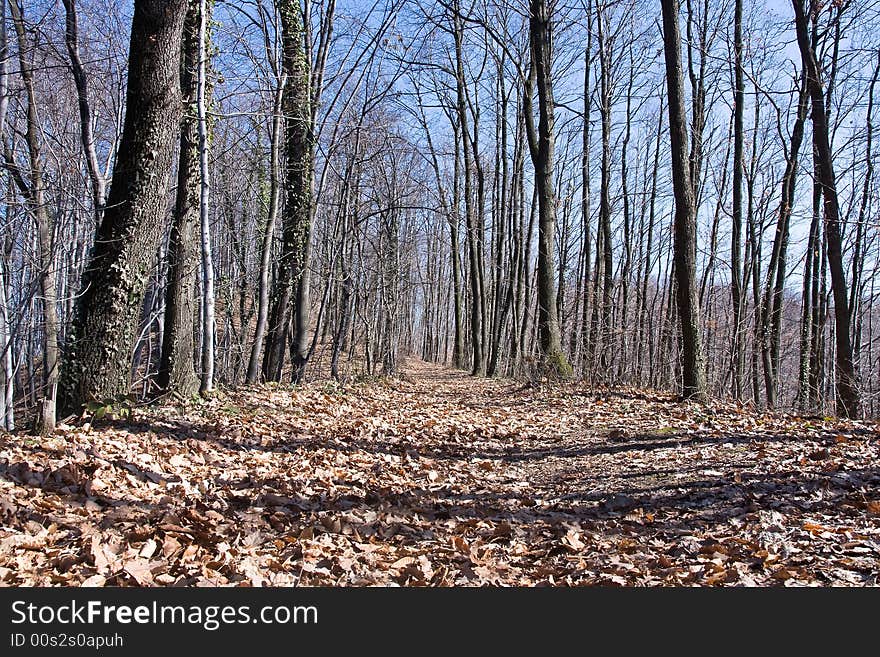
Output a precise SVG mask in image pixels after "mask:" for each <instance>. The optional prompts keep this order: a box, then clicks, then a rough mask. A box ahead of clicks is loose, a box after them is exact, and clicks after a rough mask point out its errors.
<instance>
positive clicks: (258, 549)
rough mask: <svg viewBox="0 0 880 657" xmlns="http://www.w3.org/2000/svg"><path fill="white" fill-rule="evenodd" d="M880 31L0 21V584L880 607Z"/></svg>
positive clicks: (281, 19) (202, 15)
mask: <svg viewBox="0 0 880 657" xmlns="http://www.w3.org/2000/svg"><path fill="white" fill-rule="evenodd" d="M878 30H880V5H878V4H877V3H876V2H874V1H872V0H832V1H828V2H826V1H824V0H749V1H744V0H681V1H680V0H339V2H337V1H336V0H129V1H126V2H117V1H115V0H24V1H23V2H22V0H0V148H2V150H3V152H2V162H3V164H2V169H0V189H2V191H3V192H4V199H3V202H2V204H0V205H2V217H0V247H2V248H0V361H2V362H0V387H2V390H0V417H2V422H0V429H3V430H4V431H0V585H10V586H20V585H27V584H43V585H48V584H51V585H64V586H69V585H76V586H78V585H86V586H103V585H107V586H111V585H113V586H129V585H136V586H154V585H157V586H163V585H175V586H190V585H210V586H218V585H236V584H239V585H240V584H241V583H244V585H248V586H263V585H276V586H278V585H280V586H289V585H313V584H317V585H328V584H329V585H369V584H379V585H390V584H401V585H440V586H450V585H451V586H460V585H472V584H482V585H486V584H488V585H514V586H524V585H525V586H532V585H537V584H550V585H582V584H600V585H624V586H632V585H691V584H696V585H745V586H764V585H820V586H821V585H876V584H878V581H877V569H876V563H877V559H878V558H880V497H878V493H877V490H878V487H877V484H878V482H880V469H878V463H880V441H878V437H880V434H878V425H877V424H876V420H877V418H878V416H880V305H878V303H877V301H878V297H880V287H878V285H880V230H878V229H880V193H878V192H880V175H878V173H877V164H878V155H877V151H878V146H877V144H876V143H875V142H876V141H877V136H876V135H875V131H876V130H875V129H876V125H877V117H878V114H880V111H878V109H877V108H876V107H875V103H878V102H880V88H878V77H880V40H878V37H877V34H878Z"/></svg>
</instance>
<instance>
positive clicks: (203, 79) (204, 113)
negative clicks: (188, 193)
mask: <svg viewBox="0 0 880 657" xmlns="http://www.w3.org/2000/svg"><path fill="white" fill-rule="evenodd" d="M212 4H213V0H211V2H210V3H209V2H208V0H199V3H198V7H199V30H198V44H199V65H198V79H197V82H196V108H197V114H198V134H199V174H200V175H199V179H200V183H199V225H200V226H201V251H202V380H201V385H200V386H199V392H201V393H203V394H204V393H206V392H210V391H211V390H213V389H214V344H215V342H216V334H215V327H214V262H213V256H212V255H211V221H210V216H209V214H208V210H209V205H208V204H209V202H210V189H211V187H210V169H209V167H208V102H209V100H208V98H207V95H208V24H209V23H210V21H211V9H212Z"/></svg>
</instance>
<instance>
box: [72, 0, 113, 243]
mask: <svg viewBox="0 0 880 657" xmlns="http://www.w3.org/2000/svg"><path fill="white" fill-rule="evenodd" d="M63 1H64V11H65V15H66V21H65V43H66V44H67V54H68V56H69V57H70V68H71V71H72V72H73V82H74V84H75V85H76V97H77V103H78V106H79V126H80V141H81V142H82V147H83V152H84V153H85V156H86V168H87V169H88V172H89V180H90V181H91V183H92V203H93V205H94V212H95V226H96V227H97V226H100V225H101V221H103V219H104V204H105V202H106V196H107V190H106V188H107V181H106V180H105V179H104V173H103V172H102V171H101V167H100V165H99V164H98V154H97V152H96V150H95V136H94V134H93V130H92V106H91V102H90V101H89V84H88V77H87V76H86V70H85V67H84V66H83V63H82V59H81V58H80V54H79V28H78V25H77V15H76V0H63Z"/></svg>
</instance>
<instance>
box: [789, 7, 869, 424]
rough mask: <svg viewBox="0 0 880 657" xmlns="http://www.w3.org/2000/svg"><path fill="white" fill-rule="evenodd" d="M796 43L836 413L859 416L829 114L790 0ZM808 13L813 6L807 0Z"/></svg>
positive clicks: (801, 19)
mask: <svg viewBox="0 0 880 657" xmlns="http://www.w3.org/2000/svg"><path fill="white" fill-rule="evenodd" d="M792 4H793V6H794V13H795V28H796V31H797V40H798V47H799V48H800V51H801V59H802V60H803V63H804V70H805V72H806V76H807V85H808V88H809V90H810V98H811V100H812V110H813V111H812V120H813V148H814V151H815V153H816V159H817V163H818V171H817V173H818V174H819V183H820V184H821V185H822V197H823V199H824V201H825V204H824V214H825V235H826V239H827V241H828V266H829V269H830V271H831V292H832V294H833V296H834V323H835V331H834V338H835V344H836V361H835V362H836V370H837V376H836V385H837V413H838V415H842V416H844V417H858V415H859V413H860V409H859V406H860V400H859V390H858V384H857V381H856V375H855V367H854V364H853V351H852V342H851V333H850V315H849V298H848V292H847V283H846V275H845V273H844V270H843V244H842V238H841V234H840V208H839V205H838V200H837V182H836V180H835V175H834V163H833V160H832V153H831V143H830V138H829V129H828V114H827V113H826V109H825V93H824V91H823V88H822V77H821V75H822V72H821V70H820V68H819V64H818V62H817V61H816V53H815V52H814V50H813V46H812V44H811V43H810V38H809V35H808V31H807V21H808V19H807V16H806V14H805V11H804V6H803V4H802V0H792ZM810 9H811V12H810V13H811V14H812V12H813V10H814V9H815V7H814V6H813V3H812V0H811V3H810Z"/></svg>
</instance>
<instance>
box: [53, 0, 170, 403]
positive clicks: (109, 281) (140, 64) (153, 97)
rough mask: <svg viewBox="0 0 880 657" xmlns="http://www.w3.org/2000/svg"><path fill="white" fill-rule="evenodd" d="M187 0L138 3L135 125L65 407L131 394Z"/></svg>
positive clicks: (71, 363)
mask: <svg viewBox="0 0 880 657" xmlns="http://www.w3.org/2000/svg"><path fill="white" fill-rule="evenodd" d="M185 13H186V0H164V1H160V0H136V2H135V5H134V17H133V20H132V29H131V42H130V47H129V69H128V90H127V98H126V108H127V110H126V114H125V125H124V128H123V132H122V138H121V141H120V144H119V151H118V154H117V158H116V167H115V169H114V171H113V180H112V184H111V188H110V195H109V197H108V202H107V208H106V210H105V212H104V220H103V222H102V223H101V227H100V229H99V230H98V232H97V237H96V240H95V247H94V249H93V251H92V254H91V257H90V259H89V263H88V265H87V266H86V269H85V272H84V274H83V286H82V290H81V292H80V294H79V298H78V300H77V307H76V316H75V319H74V323H73V329H72V335H71V338H70V341H69V345H68V349H67V354H66V360H65V363H64V368H63V372H62V385H61V394H62V408H63V409H64V410H65V411H66V412H76V411H78V409H79V408H80V406H81V405H83V404H84V403H86V402H88V401H90V400H104V399H108V398H118V397H121V396H125V395H127V394H128V393H129V390H130V385H131V378H130V375H131V371H130V368H131V357H132V350H133V348H134V342H135V331H136V330H137V324H138V319H139V313H140V310H141V303H142V300H143V294H144V289H145V286H146V282H147V278H148V274H149V270H150V267H151V266H152V265H153V261H154V259H155V254H156V244H157V243H158V241H159V237H160V236H161V233H162V230H163V224H164V222H162V221H158V220H157V218H158V217H162V216H164V214H165V204H166V193H167V188H168V177H169V172H170V170H171V157H172V152H173V148H174V135H175V134H176V132H177V127H178V124H179V120H180V115H181V97H180V71H179V68H180V48H181V36H182V31H183V22H184V16H185Z"/></svg>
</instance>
